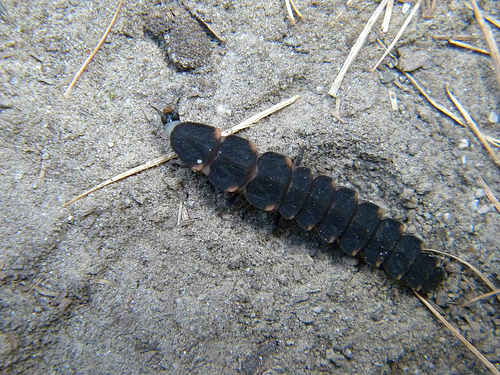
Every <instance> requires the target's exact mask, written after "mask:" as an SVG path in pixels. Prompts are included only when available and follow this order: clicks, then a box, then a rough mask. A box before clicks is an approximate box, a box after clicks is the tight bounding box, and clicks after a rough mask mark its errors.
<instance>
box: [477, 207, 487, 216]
mask: <svg viewBox="0 0 500 375" xmlns="http://www.w3.org/2000/svg"><path fill="white" fill-rule="evenodd" d="M487 212H490V206H487V205H482V206H481V207H479V208H478V210H477V213H478V214H479V215H484V214H485V213H487Z"/></svg>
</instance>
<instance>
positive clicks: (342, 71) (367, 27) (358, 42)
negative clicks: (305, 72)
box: [328, 0, 421, 97]
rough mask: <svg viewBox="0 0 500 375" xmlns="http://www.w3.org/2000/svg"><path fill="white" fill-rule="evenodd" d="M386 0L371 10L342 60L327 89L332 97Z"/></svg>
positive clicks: (335, 94) (334, 95)
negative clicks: (344, 58) (373, 10)
mask: <svg viewBox="0 0 500 375" xmlns="http://www.w3.org/2000/svg"><path fill="white" fill-rule="evenodd" d="M387 1H388V0H382V1H381V2H380V4H379V6H378V7H377V9H375V12H373V14H372V16H371V17H370V19H369V20H368V22H367V23H366V25H365V28H364V29H363V31H362V32H361V34H360V35H359V37H358V40H356V43H354V46H352V48H351V51H350V52H349V55H348V56H347V59H346V61H345V62H344V65H342V68H341V69H340V72H339V74H338V75H337V77H336V78H335V80H334V81H333V85H332V87H331V88H330V91H328V94H329V95H331V96H333V97H336V96H337V92H338V91H339V88H340V85H341V84H342V80H343V79H344V76H345V74H346V73H347V70H348V69H349V67H350V66H351V64H352V62H353V61H354V59H355V58H356V56H357V54H358V52H359V50H360V49H361V47H362V46H363V44H364V43H365V40H366V38H367V37H368V34H369V33H370V31H371V29H372V28H373V25H374V24H375V22H376V21H377V19H378V18H379V16H380V14H381V13H382V11H383V10H384V7H385V6H386V5H387ZM420 1H421V0H420Z"/></svg>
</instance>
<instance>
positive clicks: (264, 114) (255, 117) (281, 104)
mask: <svg viewBox="0 0 500 375" xmlns="http://www.w3.org/2000/svg"><path fill="white" fill-rule="evenodd" d="M299 98H300V95H295V96H292V97H291V98H289V99H285V100H283V101H281V102H279V103H278V104H275V105H273V106H272V107H271V108H268V109H265V110H264V111H262V112H259V113H257V114H256V115H253V116H252V117H250V118H248V119H246V120H245V121H243V122H241V123H239V124H238V125H236V126H233V127H232V128H231V129H229V130H225V131H223V132H222V136H224V137H227V136H228V135H231V134H234V133H237V132H239V131H240V130H243V129H246V128H248V127H250V126H252V125H253V124H255V123H256V122H259V121H260V120H262V119H263V118H264V117H267V116H269V115H271V114H273V113H274V112H278V111H279V110H280V109H282V108H285V107H287V106H289V105H290V104H292V103H295V102H296V101H297V99H299Z"/></svg>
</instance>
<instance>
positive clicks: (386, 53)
mask: <svg viewBox="0 0 500 375" xmlns="http://www.w3.org/2000/svg"><path fill="white" fill-rule="evenodd" d="M421 4H422V0H418V1H417V3H416V4H415V6H414V7H413V10H412V11H411V12H410V14H409V15H408V17H407V18H406V20H405V22H404V23H403V26H401V29H399V31H398V33H397V35H396V37H395V38H394V40H393V41H392V43H391V44H390V46H389V47H388V48H387V50H386V51H385V52H384V54H383V55H382V57H381V58H380V59H379V60H378V61H377V63H376V64H375V66H374V67H373V69H372V73H373V72H375V70H377V68H378V67H379V65H380V64H381V63H382V61H384V59H385V58H386V57H387V55H388V54H389V53H390V52H391V50H392V49H393V48H394V46H395V45H396V43H397V42H398V40H399V38H401V35H403V33H404V31H405V30H406V28H407V27H408V25H409V24H410V22H411V20H412V19H413V17H414V16H415V14H417V11H418V9H419V8H420V5H421Z"/></svg>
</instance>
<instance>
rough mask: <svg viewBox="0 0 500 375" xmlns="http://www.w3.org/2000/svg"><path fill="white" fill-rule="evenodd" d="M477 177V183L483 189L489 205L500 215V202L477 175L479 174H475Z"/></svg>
mask: <svg viewBox="0 0 500 375" xmlns="http://www.w3.org/2000/svg"><path fill="white" fill-rule="evenodd" d="M476 173H477V172H476ZM477 177H479V181H480V182H481V185H483V189H484V192H485V193H486V196H487V197H488V199H489V200H490V201H491V203H493V205H494V206H495V208H496V209H497V211H498V213H500V202H499V201H498V199H497V197H496V196H495V194H494V193H493V191H491V189H490V187H489V186H488V184H487V183H486V182H485V181H484V180H483V178H482V177H481V176H480V175H479V173H478V174H477Z"/></svg>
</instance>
